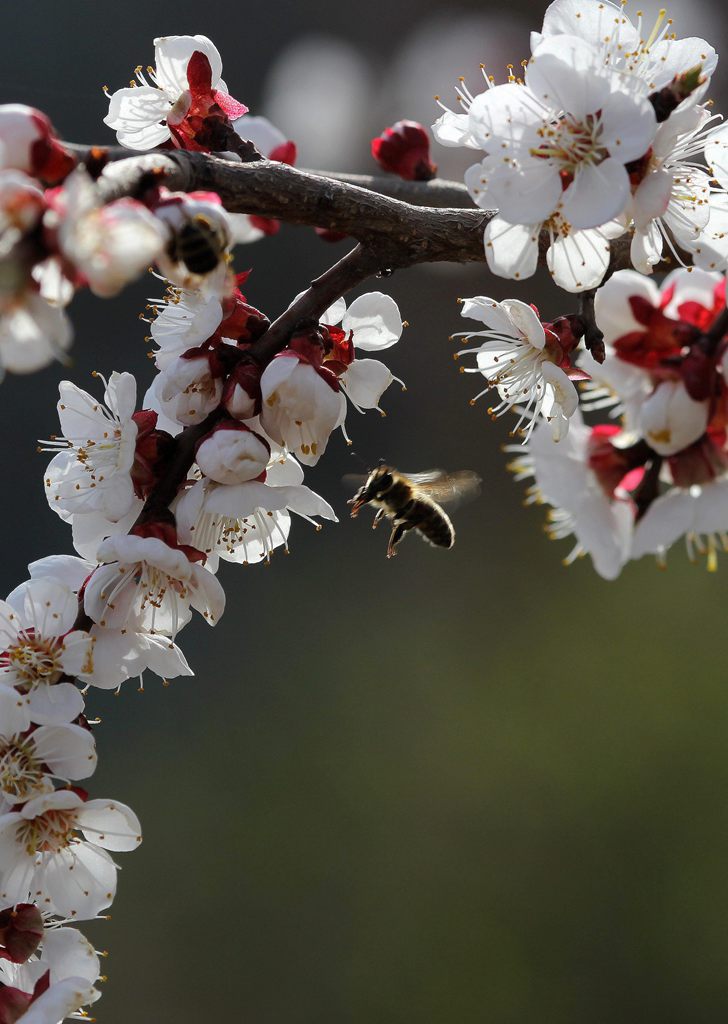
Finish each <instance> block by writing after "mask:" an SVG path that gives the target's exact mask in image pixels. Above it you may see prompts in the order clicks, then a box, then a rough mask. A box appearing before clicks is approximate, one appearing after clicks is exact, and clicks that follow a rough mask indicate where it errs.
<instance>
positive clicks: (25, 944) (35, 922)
mask: <svg viewBox="0 0 728 1024" xmlns="http://www.w3.org/2000/svg"><path fill="white" fill-rule="evenodd" d="M42 938H43V918H42V917H41V914H40V911H39V910H38V908H37V907H36V906H35V904H33V903H18V904H17V906H16V907H15V908H14V909H13V908H12V907H11V908H9V909H8V910H3V911H0V960H10V962H11V963H14V964H24V963H25V961H26V960H27V959H28V958H29V957H31V956H32V955H33V953H35V951H36V949H37V948H38V946H39V944H40V941H41V939H42Z"/></svg>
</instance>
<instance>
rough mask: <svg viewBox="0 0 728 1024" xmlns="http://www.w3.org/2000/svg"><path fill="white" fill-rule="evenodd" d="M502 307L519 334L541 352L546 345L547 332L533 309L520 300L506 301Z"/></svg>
mask: <svg viewBox="0 0 728 1024" xmlns="http://www.w3.org/2000/svg"><path fill="white" fill-rule="evenodd" d="M502 306H503V309H504V310H505V311H506V313H507V314H508V317H509V318H510V321H511V323H512V324H513V325H514V326H515V328H516V331H517V332H518V334H520V335H521V336H522V337H523V338H527V339H528V342H529V344H530V345H532V346H533V347H534V348H535V349H538V350H539V351H541V349H543V347H544V345H545V344H546V332H545V331H544V328H543V324H542V323H541V321H540V320H539V318H538V315H537V313H536V311H535V310H534V309H533V307H532V306H529V305H528V304H527V303H525V302H521V300H520V299H504V300H503V302H502Z"/></svg>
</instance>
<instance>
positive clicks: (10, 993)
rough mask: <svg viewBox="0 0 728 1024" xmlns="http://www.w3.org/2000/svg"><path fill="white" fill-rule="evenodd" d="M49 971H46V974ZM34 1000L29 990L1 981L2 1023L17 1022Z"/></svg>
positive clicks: (0, 1003)
mask: <svg viewBox="0 0 728 1024" xmlns="http://www.w3.org/2000/svg"><path fill="white" fill-rule="evenodd" d="M47 973H48V971H46V974H47ZM32 1002H33V996H32V995H31V994H30V993H29V992H21V991H20V989H19V988H13V987H12V986H11V985H4V984H3V983H2V982H0V1024H16V1021H18V1020H20V1018H21V1017H22V1016H23V1015H24V1014H25V1012H26V1010H27V1009H28V1007H29V1006H30V1004H31V1003H32Z"/></svg>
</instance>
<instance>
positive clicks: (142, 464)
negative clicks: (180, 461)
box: [131, 409, 174, 498]
mask: <svg viewBox="0 0 728 1024" xmlns="http://www.w3.org/2000/svg"><path fill="white" fill-rule="evenodd" d="M132 420H133V421H134V422H135V423H136V425H137V439H136V447H135V449H134V463H133V465H132V467H131V482H132V484H133V485H134V493H135V494H136V496H137V498H146V497H148V495H149V493H150V491H151V490H152V488H153V487H154V485H155V484H156V483H157V481H158V480H159V473H160V469H161V466H162V465H163V464H164V462H165V461H166V459H167V457H168V455H169V454H170V452H171V450H172V448H173V447H174V438H173V437H172V435H171V434H168V433H167V431H166V430H157V429H156V428H157V413H156V412H154V411H153V410H152V409H142V410H140V411H139V412H135V413H134V415H133V416H132Z"/></svg>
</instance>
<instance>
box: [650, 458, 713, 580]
mask: <svg viewBox="0 0 728 1024" xmlns="http://www.w3.org/2000/svg"><path fill="white" fill-rule="evenodd" d="M727 533H728V479H726V478H725V477H720V478H718V479H716V480H714V481H712V482H710V483H706V484H702V485H694V486H693V487H687V488H680V487H673V488H671V489H670V490H669V491H667V492H666V493H665V494H662V495H660V497H658V498H656V499H655V501H653V502H652V504H651V505H650V507H649V508H648V510H647V512H646V513H645V515H644V516H643V517H642V519H641V520H640V521H639V522H638V523H637V526H636V527H635V531H634V538H633V541H632V550H631V557H632V558H641V557H642V556H643V555H646V554H654V555H657V556H658V558H659V559H660V560H663V559H664V554H665V552H666V551H667V549H668V548H669V547H670V546H671V545H672V544H674V543H675V541H676V540H678V539H679V538H680V537H683V536H684V537H685V540H686V544H687V549H688V554H689V556H690V558H691V560H692V558H693V553H694V552H695V551H697V552H698V553H699V554H701V555H706V556H707V564H708V569H709V570H711V571H713V570H715V569H716V568H717V557H716V556H717V554H718V552H720V551H725V550H726V534H727Z"/></svg>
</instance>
